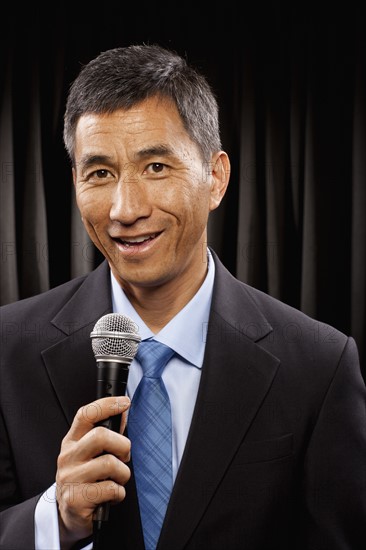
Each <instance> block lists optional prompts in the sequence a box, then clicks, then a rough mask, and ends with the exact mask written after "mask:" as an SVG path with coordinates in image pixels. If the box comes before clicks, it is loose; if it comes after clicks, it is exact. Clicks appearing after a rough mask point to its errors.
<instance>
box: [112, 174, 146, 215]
mask: <svg viewBox="0 0 366 550" xmlns="http://www.w3.org/2000/svg"><path fill="white" fill-rule="evenodd" d="M150 213H151V204H150V201H149V197H148V193H147V190H146V188H145V186H144V183H143V182H142V181H141V180H140V179H139V178H137V177H131V175H129V176H128V175H127V176H126V174H124V177H121V179H120V181H119V182H118V184H117V185H116V186H115V188H114V189H113V194H112V198H111V209H110V218H111V220H112V221H118V222H119V223H121V224H124V225H131V224H133V223H134V222H135V221H136V220H137V219H139V218H146V217H148V216H149V215H150Z"/></svg>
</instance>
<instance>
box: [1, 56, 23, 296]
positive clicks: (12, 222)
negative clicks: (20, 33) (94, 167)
mask: <svg viewBox="0 0 366 550" xmlns="http://www.w3.org/2000/svg"><path fill="white" fill-rule="evenodd" d="M3 74H5V87H4V88H3V90H2V94H1V105H0V166H1V177H0V209H1V212H0V234H1V277H0V300H1V302H0V303H2V304H6V303H8V302H14V301H15V300H18V298H19V284H18V264H17V239H16V223H17V218H16V213H15V174H14V151H13V124H12V98H11V80H12V79H11V75H12V71H11V62H10V60H9V59H6V60H5V66H4V73H3Z"/></svg>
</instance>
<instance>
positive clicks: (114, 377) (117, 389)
mask: <svg viewBox="0 0 366 550" xmlns="http://www.w3.org/2000/svg"><path fill="white" fill-rule="evenodd" d="M129 366H130V362H128V361H127V360H126V361H123V360H120V361H116V360H110V361H109V360H108V361H107V360H105V359H104V360H97V399H100V398H102V397H113V396H117V395H125V393H126V386H127V379H128V371H129ZM121 417H122V414H117V415H113V416H110V417H109V418H106V419H105V420H101V421H100V422H97V423H96V425H97V426H104V427H105V428H108V429H109V430H113V431H114V432H117V433H118V432H119V430H120V426H121ZM109 508H110V503H109V502H104V503H102V504H99V505H98V506H97V508H96V509H95V510H94V514H93V521H94V523H95V524H96V525H95V528H96V529H97V530H99V529H101V527H102V522H106V521H108V518H109Z"/></svg>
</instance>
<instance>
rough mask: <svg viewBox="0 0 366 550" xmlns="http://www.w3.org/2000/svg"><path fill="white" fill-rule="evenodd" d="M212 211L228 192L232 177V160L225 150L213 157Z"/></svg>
mask: <svg viewBox="0 0 366 550" xmlns="http://www.w3.org/2000/svg"><path fill="white" fill-rule="evenodd" d="M209 176H210V177H211V190H210V193H211V198H210V211H212V210H215V209H216V208H217V207H218V206H219V204H220V203H221V200H222V198H223V197H224V195H225V193H226V189H227V186H228V184H229V179H230V160H229V157H228V155H227V153H225V151H219V152H218V153H215V154H214V155H213V157H212V162H211V171H210V174H209Z"/></svg>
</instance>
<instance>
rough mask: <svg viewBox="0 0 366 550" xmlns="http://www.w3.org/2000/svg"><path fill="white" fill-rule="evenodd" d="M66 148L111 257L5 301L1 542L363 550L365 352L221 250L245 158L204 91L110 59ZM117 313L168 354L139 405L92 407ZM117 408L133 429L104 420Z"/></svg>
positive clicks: (123, 56) (132, 54) (140, 375)
mask: <svg viewBox="0 0 366 550" xmlns="http://www.w3.org/2000/svg"><path fill="white" fill-rule="evenodd" d="M64 141H65V146H66V150H67V152H68V154H69V157H70V160H71V165H72V173H73V180H74V186H75V193H76V200H77V204H78V208H79V210H80V214H81V216H82V219H83V223H84V225H85V228H86V231H87V232H88V234H89V236H90V238H91V239H92V241H93V243H94V244H95V246H96V247H97V248H98V249H99V250H100V251H101V253H102V254H103V256H104V257H105V260H104V261H103V262H102V263H101V264H100V265H99V266H98V267H97V268H96V269H95V270H94V271H93V272H91V273H90V274H88V275H86V276H83V277H79V278H77V279H74V280H71V281H69V282H67V283H65V284H63V285H60V286H58V287H56V288H54V289H51V290H50V291H48V292H45V293H43V294H40V295H38V296H34V297H32V298H29V299H26V300H22V301H19V302H17V303H14V304H10V305H7V306H3V307H2V308H1V319H2V332H3V334H4V335H5V337H4V344H5V345H2V350H1V352H2V366H1V369H2V370H1V387H0V392H1V415H0V438H1V441H0V444H1V445H0V449H1V450H0V468H1V470H0V482H1V483H0V487H1V489H0V491H1V492H0V504H1V509H2V512H1V518H0V548H1V549H4V550H5V549H6V550H8V549H9V548H12V549H25V548H26V549H28V548H36V549H38V550H49V549H51V548H52V549H58V548H62V549H63V550H64V549H66V550H67V549H71V548H73V549H76V548H79V549H80V548H85V549H86V548H87V549H90V548H92V547H93V548H94V550H96V548H98V549H99V548H103V549H107V550H113V549H114V548H116V549H118V548H123V550H144V549H145V550H155V549H156V548H157V549H158V550H201V549H205V550H206V549H209V550H243V549H248V550H277V549H281V550H346V549H349V550H350V549H352V550H364V549H365V547H366V477H365V472H366V470H365V464H366V388H365V384H364V381H363V379H362V376H361V371H360V366H359V359H358V353H357V349H356V345H355V342H354V340H353V339H352V338H351V337H348V336H347V335H344V334H342V333H341V332H339V331H337V330H336V329H334V328H332V327H329V326H326V325H324V324H323V323H320V322H318V321H317V320H315V319H311V318H310V317H308V316H306V315H304V314H303V313H302V312H300V311H297V310H296V309H293V308H291V307H289V306H288V305H286V304H284V303H281V302H279V301H278V300H275V299H274V298H272V297H270V296H268V295H266V294H264V293H263V292H260V291H259V290H257V289H255V288H252V287H250V286H248V285H247V284H245V283H243V282H240V281H238V280H237V279H236V278H235V277H233V276H232V275H231V274H230V273H229V272H228V271H227V270H226V268H225V267H224V265H223V264H222V263H221V261H220V260H219V258H218V256H217V254H216V253H215V252H214V250H212V249H211V248H209V247H208V246H207V222H208V218H209V215H210V212H212V211H213V210H214V209H216V208H217V207H218V206H219V205H220V202H221V200H222V198H223V197H224V195H225V192H226V189H227V186H228V182H229V177H230V161H229V158H228V155H227V154H226V153H225V151H223V150H222V146H221V141H220V133H219V123H218V106H217V103H216V99H215V96H214V94H213V91H212V90H211V88H210V86H209V85H208V83H207V81H206V79H205V78H204V77H203V75H201V74H200V73H198V72H197V71H196V70H195V69H194V68H192V67H190V66H189V65H188V64H187V62H186V60H185V59H183V58H182V57H180V56H178V55H177V54H176V53H175V52H172V51H168V50H166V49H164V48H161V47H159V46H157V45H141V46H140V45H134V46H130V47H126V48H116V49H112V50H109V51H106V52H103V53H101V54H100V55H99V56H98V57H96V58H95V59H94V60H91V61H90V62H89V63H88V64H87V65H86V66H85V67H83V68H82V70H81V71H80V74H79V76H78V77H77V78H76V80H75V82H74V83H73V84H72V86H71V89H70V93H69V96H68V100H67V105H66V112H65V126H64ZM107 313H120V314H123V315H125V316H127V317H129V318H130V319H131V320H132V321H133V322H134V323H136V324H137V326H138V329H139V334H140V336H141V343H140V344H139V346H141V348H142V349H144V346H143V344H147V345H153V346H154V347H153V348H151V350H155V349H157V348H158V347H159V348H160V347H162V348H163V349H164V352H165V351H166V350H168V353H167V358H166V359H165V361H164V364H162V365H161V366H159V365H157V367H159V368H160V370H159V371H157V370H156V371H155V370H154V372H153V368H154V369H155V368H156V365H155V361H154V359H155V351H150V352H149V353H145V355H144V354H142V355H139V352H138V353H137V355H136V357H135V358H134V359H133V360H132V362H131V365H130V368H129V374H128V382H127V389H126V395H120V396H114V397H102V398H100V399H97V400H96V368H95V358H94V357H93V353H92V349H91V344H90V333H91V331H92V330H93V327H94V326H95V323H96V321H97V320H98V319H100V318H101V317H103V316H104V315H106V314H107ZM15 326H17V327H29V326H32V327H34V326H36V327H37V328H38V332H37V335H38V336H37V338H32V337H28V338H27V337H24V336H23V335H22V334H20V333H19V331H17V330H8V328H9V327H15ZM288 326H296V328H297V334H300V335H301V338H297V339H296V341H294V339H291V340H289V339H288V338H286V330H284V329H285V328H286V327H288ZM145 363H147V366H146V365H145ZM153 363H154V367H153V366H152V365H153ZM148 388H150V389H148ZM157 398H158V399H159V406H160V410H159V412H158V413H156V412H154V413H152V408H151V407H152V406H153V403H154V401H156V399H157ZM14 405H15V406H14ZM23 406H24V407H26V409H25V410H26V414H24V409H23ZM40 411H42V413H40ZM136 411H142V413H143V414H142V415H140V416H139V414H140V413H137V412H136ZM120 413H122V416H121V426H120V431H119V432H118V431H113V430H109V429H107V428H106V427H104V426H101V425H100V421H102V420H104V419H108V418H109V417H111V416H113V415H118V414H120ZM141 419H143V420H142V421H141ZM144 419H146V421H144ZM156 421H157V423H156ZM151 427H153V428H151ZM145 436H148V438H149V439H148V442H147V444H146V446H145ZM168 436H169V438H168ZM166 441H168V443H167V444H166ZM163 447H164V455H163V454H160V452H161V451H163ZM141 449H143V451H142V452H141ZM155 467H157V468H158V470H156V469H155ZM145 468H149V474H147V473H146V471H145ZM156 471H158V472H160V473H159V474H156ZM152 473H154V475H155V477H154V478H153V480H152V481H151V478H150V477H148V476H149V475H150V474H152ZM165 474H166V478H167V479H168V482H165ZM163 485H164V496H163V497H162V498H160V501H159V506H158V507H156V508H153V503H154V502H156V500H155V499H156V498H157V494H158V493H161V492H162V491H161V489H162V486H163ZM146 498H147V499H148V503H146V500H145V499H146ZM104 503H110V504H112V506H111V507H110V515H109V519H108V521H105V522H103V526H102V529H101V532H99V531H98V532H97V535H95V534H94V535H93V527H95V525H96V522H95V514H96V510H100V507H99V505H101V504H104ZM97 513H98V512H97ZM159 518H160V519H159Z"/></svg>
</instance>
